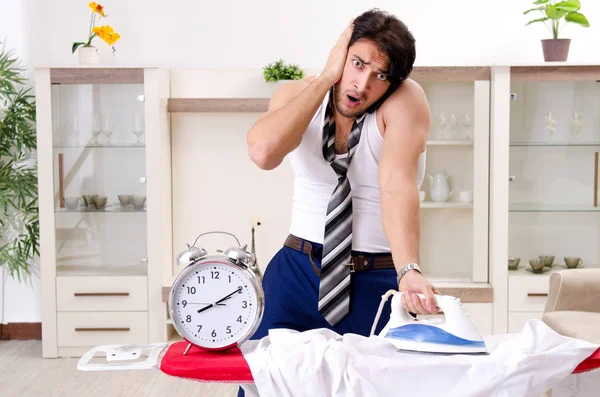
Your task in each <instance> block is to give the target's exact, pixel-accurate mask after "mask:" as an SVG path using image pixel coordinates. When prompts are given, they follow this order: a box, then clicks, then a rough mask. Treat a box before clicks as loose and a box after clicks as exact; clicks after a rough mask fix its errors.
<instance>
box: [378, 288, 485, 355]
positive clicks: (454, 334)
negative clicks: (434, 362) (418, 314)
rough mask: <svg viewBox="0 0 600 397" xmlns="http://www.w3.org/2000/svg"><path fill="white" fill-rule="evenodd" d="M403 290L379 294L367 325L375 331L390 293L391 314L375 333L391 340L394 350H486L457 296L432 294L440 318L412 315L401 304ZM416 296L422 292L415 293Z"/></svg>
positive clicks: (431, 351)
mask: <svg viewBox="0 0 600 397" xmlns="http://www.w3.org/2000/svg"><path fill="white" fill-rule="evenodd" d="M403 294H404V292H398V291H394V290H389V291H388V292H386V293H385V294H384V295H383V296H382V298H381V304H380V305H379V311H378V313H377V316H376V318H375V322H374V324H373V327H372V329H371V335H373V334H374V333H375V328H376V325H377V323H378V321H379V317H380V315H381V311H382V309H383V305H384V303H385V302H386V301H387V300H388V298H389V296H390V295H394V296H393V298H392V302H391V315H390V319H389V321H388V323H387V324H386V325H385V327H383V329H382V330H381V332H380V333H379V334H378V335H377V337H379V338H381V339H383V340H385V341H387V342H390V343H392V344H393V345H394V346H395V347H396V348H397V349H398V350H401V351H406V352H418V353H431V354H488V351H487V346H486V344H485V341H484V340H483V338H482V337H481V334H480V333H479V330H478V329H477V327H476V326H475V324H473V322H472V321H471V320H470V319H469V315H468V314H467V312H466V311H465V310H464V308H463V306H462V303H461V301H460V299H458V298H455V297H453V296H449V295H434V297H435V302H436V305H437V306H438V307H439V308H440V309H441V311H442V312H443V316H442V317H443V318H439V317H438V316H435V318H433V319H427V318H425V319H416V318H414V317H413V316H412V315H411V314H410V313H409V312H407V311H406V310H405V309H404V306H402V300H401V299H402V295H403ZM418 296H419V297H421V298H425V296H423V295H421V294H418Z"/></svg>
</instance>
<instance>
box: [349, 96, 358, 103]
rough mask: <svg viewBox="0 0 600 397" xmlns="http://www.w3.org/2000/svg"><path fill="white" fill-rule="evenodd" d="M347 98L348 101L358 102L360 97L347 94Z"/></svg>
mask: <svg viewBox="0 0 600 397" xmlns="http://www.w3.org/2000/svg"><path fill="white" fill-rule="evenodd" d="M348 99H349V100H350V102H352V103H358V102H360V99H359V98H357V97H354V96H352V95H348Z"/></svg>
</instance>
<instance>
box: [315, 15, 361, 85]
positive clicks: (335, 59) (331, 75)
mask: <svg viewBox="0 0 600 397" xmlns="http://www.w3.org/2000/svg"><path fill="white" fill-rule="evenodd" d="M353 30H354V18H353V19H352V20H351V21H350V23H349V24H348V26H347V27H346V29H344V31H343V32H342V34H341V35H340V37H339V38H338V41H337V43H336V44H335V46H334V47H333V48H332V49H331V51H330V52H329V58H327V63H326V64H325V68H324V69H323V73H322V74H323V75H324V76H325V77H326V78H328V79H330V80H331V82H332V85H333V84H335V83H337V82H338V81H339V80H340V78H341V77H342V72H343V71H344V65H345V64H346V57H347V56H348V44H349V43H350V39H351V38H352V32H353Z"/></svg>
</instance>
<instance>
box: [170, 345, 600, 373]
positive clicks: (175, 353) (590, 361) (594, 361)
mask: <svg viewBox="0 0 600 397" xmlns="http://www.w3.org/2000/svg"><path fill="white" fill-rule="evenodd" d="M186 347H187V342H185V341H182V342H175V343H173V344H172V345H170V346H169V347H168V348H167V351H166V353H165V355H164V357H163V359H162V361H161V363H160V369H161V371H162V372H164V373H166V374H168V375H172V376H176V377H181V378H188V379H194V380H197V381H205V382H216V383H219V382H222V383H240V384H242V383H253V379H252V372H251V371H250V367H249V366H248V363H247V362H246V360H245V359H244V356H243V354H242V352H241V351H240V350H239V349H238V348H233V349H230V350H228V351H226V352H219V353H213V352H209V351H204V350H201V349H198V348H194V347H192V348H191V349H190V350H189V351H188V353H187V355H183V352H184V350H185V349H186ZM598 368H600V349H598V350H596V351H595V352H594V353H593V354H592V355H591V356H589V357H588V358H587V359H585V360H584V361H583V362H581V363H580V364H579V365H578V366H577V367H576V368H575V370H574V371H573V374H578V373H583V372H589V371H593V370H595V369H598Z"/></svg>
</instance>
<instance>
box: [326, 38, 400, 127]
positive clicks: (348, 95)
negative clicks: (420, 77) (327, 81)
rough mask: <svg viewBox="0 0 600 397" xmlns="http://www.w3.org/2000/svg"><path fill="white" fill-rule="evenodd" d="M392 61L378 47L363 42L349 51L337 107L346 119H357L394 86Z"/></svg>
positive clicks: (336, 95) (338, 87) (338, 88)
mask: <svg viewBox="0 0 600 397" xmlns="http://www.w3.org/2000/svg"><path fill="white" fill-rule="evenodd" d="M388 74H389V60H388V57H387V55H385V54H384V53H382V52H381V51H380V50H379V49H378V48H377V45H375V43H373V42H372V41H370V40H365V39H360V40H358V41H356V42H355V43H354V44H352V46H350V48H349V49H348V56H347V58H346V64H345V66H344V71H343V73H342V78H341V79H340V81H338V83H337V84H336V85H335V87H334V91H333V92H334V98H335V101H334V104H335V108H336V110H337V111H338V112H340V113H341V114H342V115H343V116H345V117H350V118H353V117H356V116H358V115H360V114H362V113H364V112H365V111H366V110H367V109H368V108H369V107H370V106H371V105H372V104H373V103H375V102H377V100H378V99H379V98H381V97H382V96H383V95H384V94H385V93H386V91H387V89H388V87H389V86H390V83H389V80H388Z"/></svg>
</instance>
